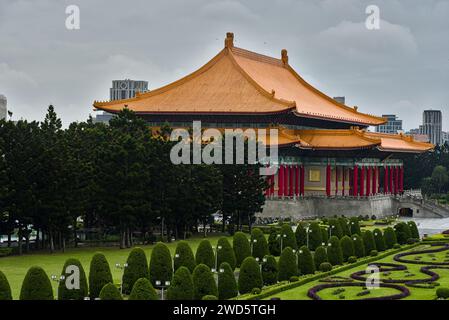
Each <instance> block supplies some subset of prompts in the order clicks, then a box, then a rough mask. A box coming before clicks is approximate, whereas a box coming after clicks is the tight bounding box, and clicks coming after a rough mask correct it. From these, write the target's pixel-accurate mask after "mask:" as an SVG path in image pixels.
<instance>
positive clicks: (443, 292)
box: [436, 288, 449, 299]
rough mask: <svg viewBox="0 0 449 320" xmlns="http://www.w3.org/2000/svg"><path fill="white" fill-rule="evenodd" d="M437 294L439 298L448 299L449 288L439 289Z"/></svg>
mask: <svg viewBox="0 0 449 320" xmlns="http://www.w3.org/2000/svg"><path fill="white" fill-rule="evenodd" d="M436 294H437V297H438V298H441V299H447V298H449V288H438V289H437V291H436Z"/></svg>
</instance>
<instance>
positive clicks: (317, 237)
mask: <svg viewBox="0 0 449 320" xmlns="http://www.w3.org/2000/svg"><path fill="white" fill-rule="evenodd" d="M306 230H307V229H306ZM322 243H323V236H322V234H321V227H320V225H319V224H318V222H312V223H311V224H310V226H309V249H310V250H312V251H314V250H315V249H316V248H318V247H319V246H321V245H322ZM306 245H307V244H306Z"/></svg>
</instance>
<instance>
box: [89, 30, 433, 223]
mask: <svg viewBox="0 0 449 320" xmlns="http://www.w3.org/2000/svg"><path fill="white" fill-rule="evenodd" d="M94 108H96V109H99V110H104V111H106V112H110V113H117V112H119V111H120V110H121V109H123V108H128V109H130V110H133V111H134V112H135V113H136V114H138V115H139V116H140V117H142V118H143V119H145V120H146V121H147V123H148V124H149V126H150V127H152V128H158V127H160V126H161V125H162V124H164V123H169V124H170V126H171V127H172V128H185V127H191V126H192V122H193V121H201V125H202V127H205V128H207V127H210V128H220V129H224V128H242V129H245V128H255V129H256V130H257V129H261V128H264V129H268V128H278V141H277V143H278V148H279V170H278V172H277V173H276V174H275V175H274V176H270V177H268V179H269V182H270V184H271V188H270V189H268V190H267V191H266V197H267V201H266V205H265V208H264V212H263V213H262V216H266V217H268V216H270V217H273V216H307V215H310V216H311V215H330V214H332V215H333V214H348V215H351V214H352V215H359V214H378V215H387V214H393V213H395V212H392V211H395V210H396V209H395V208H394V205H393V203H392V199H393V198H395V197H394V196H395V195H400V194H401V193H402V192H403V191H404V167H403V161H402V159H403V158H404V157H405V156H409V155H410V154H418V153H423V152H427V151H430V150H432V149H433V147H434V146H433V145H432V144H428V143H422V142H418V141H415V140H414V139H413V138H412V137H410V136H406V135H403V134H396V135H393V134H383V133H374V132H370V131H368V127H373V126H374V127H375V126H379V125H381V124H384V123H385V122H386V121H387V120H386V119H384V118H381V117H377V116H374V115H369V114H365V113H362V112H360V111H359V110H358V108H357V107H350V106H346V105H344V104H342V103H340V102H338V101H336V100H334V99H332V98H331V97H329V96H327V95H325V94H324V93H322V92H321V91H319V90H318V89H316V88H314V87H313V86H311V85H310V84H309V83H307V82H306V81H305V80H304V79H303V78H302V77H301V76H300V75H299V74H298V73H297V72H296V71H295V70H293V68H292V67H291V66H290V65H289V61H288V55H287V51H286V50H282V51H281V57H280V59H278V58H273V57H268V56H265V55H261V54H258V53H255V52H251V51H248V50H246V49H242V48H238V47H235V46H234V35H233V34H232V33H228V34H227V35H226V39H225V47H224V49H223V50H221V51H220V52H219V53H218V54H217V55H216V56H215V57H213V58H212V59H211V60H210V61H209V62H207V63H206V64H205V65H204V66H203V67H201V68H200V69H198V70H197V71H195V72H193V73H191V74H189V75H188V76H186V77H184V78H182V79H179V80H177V81H175V82H173V83H170V84H168V85H166V86H164V87H161V88H159V89H156V90H153V91H149V92H145V93H137V95H136V97H134V98H131V99H125V100H115V101H110V102H98V101H95V102H94ZM267 144H270V142H269V139H267Z"/></svg>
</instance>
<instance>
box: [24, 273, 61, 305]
mask: <svg viewBox="0 0 449 320" xmlns="http://www.w3.org/2000/svg"><path fill="white" fill-rule="evenodd" d="M20 300H54V297H53V288H52V287H51V283H50V279H49V278H48V276H47V274H46V273H45V271H44V269H42V268H41V267H31V268H30V269H29V270H28V272H27V274H26V276H25V279H24V280H23V283H22V289H21V290H20Z"/></svg>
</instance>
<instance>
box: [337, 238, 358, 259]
mask: <svg viewBox="0 0 449 320" xmlns="http://www.w3.org/2000/svg"><path fill="white" fill-rule="evenodd" d="M340 246H341V252H342V253H343V261H345V262H347V261H348V258H349V257H352V256H353V255H354V254H355V253H354V243H353V242H352V239H351V238H350V237H349V236H344V237H343V238H341V239H340Z"/></svg>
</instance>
